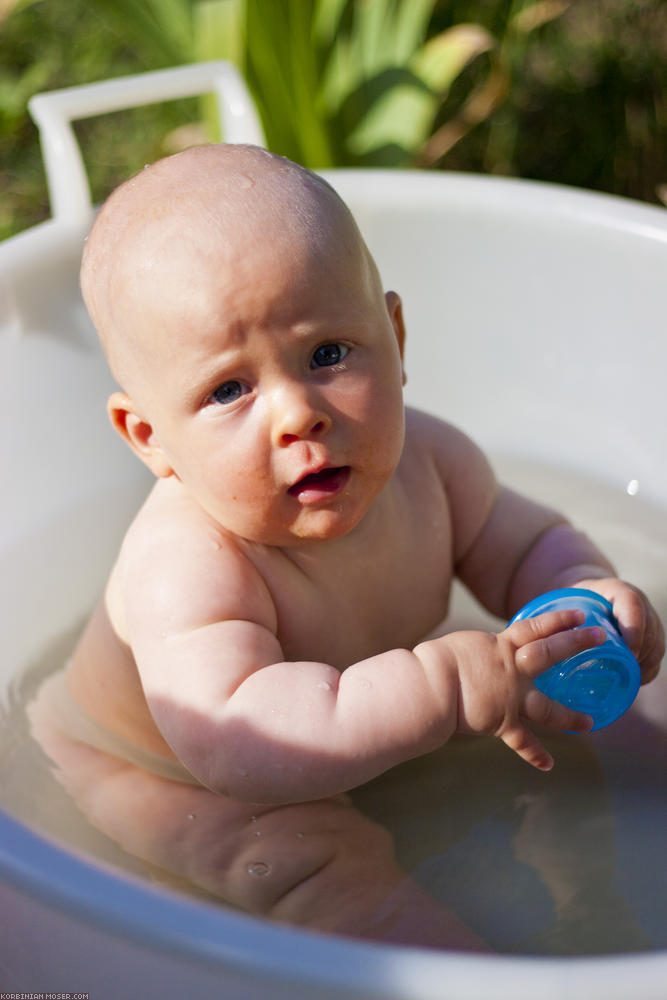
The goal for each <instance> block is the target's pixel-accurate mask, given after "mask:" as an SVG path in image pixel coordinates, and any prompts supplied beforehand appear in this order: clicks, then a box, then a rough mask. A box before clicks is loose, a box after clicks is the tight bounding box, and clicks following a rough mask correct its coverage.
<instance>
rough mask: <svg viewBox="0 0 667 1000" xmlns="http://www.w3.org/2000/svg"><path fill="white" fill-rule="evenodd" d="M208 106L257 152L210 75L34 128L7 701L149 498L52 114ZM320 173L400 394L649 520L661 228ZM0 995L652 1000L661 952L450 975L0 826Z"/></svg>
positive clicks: (510, 191) (13, 435) (81, 209)
mask: <svg viewBox="0 0 667 1000" xmlns="http://www.w3.org/2000/svg"><path fill="white" fill-rule="evenodd" d="M213 89H217V90H218V92H219V93H221V94H222V95H223V102H222V103H223V109H224V111H225V115H226V123H227V129H228V132H227V134H228V136H229V137H230V138H234V139H239V140H240V139H249V140H257V139H261V134H260V133H259V131H258V128H257V124H256V119H255V118H254V115H253V112H252V108H251V106H250V105H249V103H248V101H247V95H245V92H244V90H243V86H242V84H241V83H240V81H239V80H238V79H237V78H236V77H235V75H234V74H233V72H232V71H231V70H230V68H229V67H225V66H223V65H220V64H218V65H209V66H204V67H192V68H186V69H185V70H180V71H177V72H176V73H175V74H172V73H169V74H166V75H165V74H151V75H149V76H146V77H144V78H135V79H134V80H132V81H129V82H128V81H121V82H120V83H119V84H117V85H114V86H112V87H109V86H108V85H103V86H102V87H99V86H95V87H90V88H80V89H78V90H75V91H71V92H68V93H65V94H61V95H58V96H57V97H56V96H54V97H53V98H50V99H49V98H47V100H46V101H44V100H42V101H40V102H38V103H37V106H36V107H35V109H34V111H35V115H36V116H38V117H39V118H40V121H41V124H42V130H43V139H44V142H45V159H46V162H47V168H48V171H49V179H50V183H51V193H52V203H53V207H54V218H53V219H52V220H51V221H49V222H47V223H45V224H43V225H40V226H37V227H35V228H34V229H32V230H30V231H28V232H26V233H24V234H22V235H20V236H18V237H16V238H14V239H11V240H9V241H7V242H5V243H4V244H3V245H2V246H0V380H1V382H0V385H1V392H0V406H2V408H3V414H2V419H1V421H0V467H1V468H2V489H1V490H0V553H1V557H0V560H1V563H0V564H1V565H2V581H1V586H2V596H1V598H0V622H1V624H0V634H1V635H2V647H3V656H2V664H1V669H2V684H3V686H4V688H5V689H6V688H7V687H8V686H9V685H10V683H11V681H12V679H13V678H15V677H16V676H17V674H18V672H20V671H22V670H23V669H24V668H25V666H26V664H29V663H30V662H32V661H33V660H34V659H35V658H37V657H39V656H40V655H41V654H42V652H43V650H44V649H45V648H47V647H48V646H49V643H50V642H52V640H53V637H56V636H59V635H61V634H62V632H63V630H64V629H65V628H67V627H71V625H72V623H74V622H76V621H78V620H80V619H81V617H82V615H84V614H85V611H86V609H87V608H88V607H89V606H90V604H91V601H92V596H91V595H94V594H95V593H96V592H97V591H98V589H99V587H100V585H101V583H102V581H103V578H104V575H105V572H106V570H107V568H108V565H109V561H110V559H111V555H112V553H113V551H114V548H115V546H116V544H117V542H118V539H119V537H120V535H121V533H122V531H123V528H124V526H125V525H126V523H127V521H128V519H129V517H130V516H131V514H132V511H133V509H134V508H135V506H136V504H137V503H138V501H139V499H140V498H141V496H142V495H143V493H144V491H145V489H146V487H147V480H146V479H145V477H144V475H143V473H142V471H141V467H140V466H139V464H138V463H136V461H135V460H134V459H133V458H132V456H131V455H130V453H129V451H127V450H126V449H124V448H123V446H122V444H121V443H120V442H118V443H117V440H116V438H115V437H114V435H113V434H112V432H111V431H110V430H109V429H108V427H107V421H106V416H105V412H104V407H103V400H104V398H105V396H106V393H107V390H108V388H109V386H110V381H109V376H108V375H107V372H106V369H105V365H104V362H103V360H102V358H101V356H100V352H99V350H98V348H97V344H96V340H95V337H94V334H93V332H92V329H91V326H90V324H89V321H88V319H87V317H86V315H85V313H84V309H83V306H82V304H81V302H80V299H79V295H78V289H77V268H78V262H79V257H80V251H81V246H82V239H83V235H84V233H85V231H86V229H87V227H88V225H89V223H90V218H91V208H90V203H89V198H88V194H87V188H86V186H85V176H84V174H83V173H82V171H81V169H80V161H78V160H77V156H78V153H77V150H76V147H75V145H73V143H72V140H71V133H70V131H69V119H70V118H76V117H82V116H84V115H87V114H91V113H93V111H99V112H102V111H107V110H112V109H113V108H117V107H120V106H124V105H130V104H138V103H147V102H148V101H151V100H158V99H163V98H166V97H171V96H176V95H178V94H186V93H192V92H199V91H206V90H213ZM328 176H329V179H330V180H331V181H332V183H333V184H334V185H335V186H336V187H337V188H338V190H339V191H340V192H341V194H342V195H343V197H344V198H345V199H346V200H347V202H348V203H349V204H350V206H351V208H352V209H353V211H354V212H355V214H356V216H357V218H358V221H359V223H360V225H361V228H362V230H363V232H364V234H365V236H366V238H367V241H368V243H369V245H370V247H371V249H372V251H373V252H374V254H375V256H376V258H377V260H378V263H379V266H380V270H381V272H382V274H383V278H384V281H385V285H386V286H387V287H392V288H396V289H397V290H398V291H399V292H400V293H401V294H402V295H403V298H404V303H405V312H406V317H407V323H408V336H409V342H408V358H407V369H408V376H409V381H408V386H407V397H408V399H409V400H410V401H413V402H415V403H416V404H418V405H419V406H421V407H423V408H427V409H431V410H433V411H435V412H437V413H440V414H442V415H443V416H445V417H447V418H448V419H451V420H453V421H455V422H458V423H460V424H461V425H462V426H463V427H465V428H466V429H467V430H468V432H469V433H471V434H472V435H473V436H475V437H476V438H477V440H479V441H480V442H481V443H482V445H483V446H485V447H486V448H487V449H489V450H490V451H491V452H492V453H494V454H497V455H504V456H509V458H512V459H514V458H516V459H520V460H523V459H526V460H528V461H530V462H532V461H535V462H538V463H547V464H548V465H549V466H553V467H554V468H558V469H561V470H563V474H564V475H565V476H567V475H569V474H572V476H573V477H574V478H575V480H576V481H577V482H580V481H581V479H580V477H581V476H582V475H584V476H586V477H592V478H594V479H597V480H600V481H603V482H605V483H607V484H608V486H609V488H610V489H618V490H619V491H621V492H623V491H624V490H625V488H626V485H627V484H628V483H633V484H634V485H633V487H632V489H631V490H630V492H634V491H636V489H637V487H639V490H640V493H641V497H642V498H643V499H645V500H648V501H650V503H651V504H653V505H654V506H656V507H658V508H661V507H662V508H665V507H667V462H666V461H665V459H666V458H667V392H666V391H665V387H666V380H665V372H667V324H666V319H665V318H666V316H667V214H665V212H663V211H661V210H660V209H658V208H651V207H648V206H643V205H639V204H634V203H630V202H627V201H622V200H618V199H612V198H609V197H605V196H597V195H592V194H586V193H582V192H578V191H574V190H566V189H562V188H558V187H554V186H546V185H533V184H529V183H524V182H515V181H506V180H501V179H488V178H481V177H467V176H457V175H448V174H437V175H436V174H428V175H426V174H417V173H401V172H382V173H381V172H355V171H340V172H332V173H331V174H329V175H328ZM91 511H93V513H94V516H92V517H91V516H90V512H91ZM666 514H667V511H666ZM665 568H666V569H667V567H665ZM663 586H664V584H663ZM658 703H659V699H658ZM652 704H653V713H654V718H658V719H659V720H660V719H662V720H663V722H664V724H665V725H667V710H666V711H664V712H662V709H660V708H659V709H658V710H656V708H655V705H656V698H655V697H654V698H653V700H652ZM662 704H663V706H664V705H665V704H666V702H665V701H663V702H662ZM0 804H2V803H0ZM637 821H638V823H640V822H641V821H642V817H641V816H639V817H638V820H637ZM0 989H2V990H5V991H14V992H17V991H24V992H37V991H50V992H56V991H71V992H76V991H81V992H87V993H89V994H90V997H91V998H94V1000H113V998H116V997H133V996H136V997H139V996H141V997H143V998H145V1000H153V998H154V1000H158V998H159V1000H176V998H181V997H185V996H187V997H189V998H190V1000H198V998H204V997H206V998H210V997H220V998H223V997H224V998H225V1000H231V998H239V1000H240V998H243V1000H279V998H285V1000H299V998H311V997H321V998H340V1000H342V998H354V997H368V998H370V997H377V998H396V1000H399V998H400V1000H408V998H409V1000H425V998H440V1000H472V998H478V1000H482V998H483V1000H487V998H512V1000H522V998H531V1000H555V998H561V997H568V998H569V1000H584V998H585V1000H596V998H599V1000H602V998H604V1000H627V998H628V997H629V996H634V997H637V998H638V1000H639V998H643V1000H664V997H665V996H666V995H667V953H666V952H648V953H642V954H636V955H632V954H621V955H618V956H614V957H602V958H600V957H591V958H588V957H584V958H576V959H562V958H561V959H556V958H541V957H537V958H533V957H531V958H528V957H526V958H521V957H503V956H497V957H496V956H489V957H470V956H465V955H457V954H446V953H436V952H429V951H426V950H421V949H414V948H402V947H388V946H382V945H373V944H365V943H358V942H355V941H348V940H344V939H340V938H333V937H327V936H326V935H319V934H311V933H309V932H306V931H299V930H294V929H291V928H285V927H278V926H275V925H271V924H269V923H265V922H263V921H261V920H257V919H254V918H251V917H247V916H244V915H242V914H239V913H233V912H231V911H227V910H225V909H224V908H219V907H213V906H210V905H208V904H206V903H203V902H197V901H194V900H189V899H186V898H184V897H182V896H180V895H177V894H176V893H173V892H169V891H167V890H162V889H157V888H152V887H150V886H149V885H148V884H147V883H144V882H142V881H141V880H138V879H135V878H133V877H132V876H129V875H127V876H126V875H123V874H121V873H119V872H117V871H115V870H114V869H112V868H111V867H108V866H105V865H100V864H97V863H94V862H92V861H89V860H86V859H85V858H82V857H80V856H78V855H76V854H73V853H70V852H69V851H67V850H65V849H64V848H61V847H60V846H58V844H57V843H55V842H53V841H51V840H50V839H47V838H45V837H42V836H41V835H39V834H37V833H35V832H33V831H32V830H31V829H29V828H28V827H27V826H25V825H23V823H22V822H20V821H18V820H17V819H15V818H14V817H13V816H12V815H10V814H9V813H6V812H2V813H0Z"/></svg>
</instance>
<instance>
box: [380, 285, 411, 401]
mask: <svg viewBox="0 0 667 1000" xmlns="http://www.w3.org/2000/svg"><path fill="white" fill-rule="evenodd" d="M384 299H385V302H386V303H387V312H388V313H389V319H390V320H391V325H392V326H393V328H394V333H395V334H396V340H397V342H398V349H399V351H400V352H401V361H402V362H403V361H404V359H405V353H404V352H405V323H404V322H403V303H402V302H401V296H400V295H399V294H398V293H397V292H386V294H385V297H384ZM406 382H407V376H406V374H405V367H404V368H403V385H405V383H406Z"/></svg>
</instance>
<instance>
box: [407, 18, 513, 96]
mask: <svg viewBox="0 0 667 1000" xmlns="http://www.w3.org/2000/svg"><path fill="white" fill-rule="evenodd" d="M495 46H496V40H495V39H494V37H493V35H491V34H490V33H489V32H488V31H487V30H486V28H483V27H482V26H481V25H479V24H456V25H454V27H452V28H448V29H447V30H446V31H443V32H441V33H440V34H439V35H436V36H435V38H432V39H430V41H428V42H426V44H425V45H424V46H423V47H422V48H421V49H420V50H419V52H417V54H416V55H415V57H414V59H413V60H412V61H411V62H410V66H411V68H412V70H413V71H414V73H415V74H416V75H417V76H419V77H420V78H421V79H422V80H423V81H424V83H425V84H426V86H427V87H429V88H430V89H431V90H432V91H433V93H435V94H438V95H440V96H444V95H445V94H446V93H447V91H448V90H449V88H450V87H451V85H452V83H453V82H454V80H455V79H456V78H457V77H458V76H459V75H460V73H461V72H462V71H463V70H464V69H465V67H466V66H468V65H469V63H471V62H472V61H473V59H476V58H477V56H480V55H482V54H483V53H484V52H490V51H491V50H492V49H493V48H495Z"/></svg>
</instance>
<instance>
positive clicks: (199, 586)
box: [114, 480, 275, 631]
mask: <svg viewBox="0 0 667 1000" xmlns="http://www.w3.org/2000/svg"><path fill="white" fill-rule="evenodd" d="M114 576H115V578H116V580H117V581H118V582H119V583H120V586H121V587H122V591H123V598H124V604H125V605H126V607H127V606H129V605H130V604H131V605H132V606H133V607H134V608H136V609H137V611H139V609H141V613H142V614H144V615H149V616H152V617H155V616H157V617H159V618H161V619H163V620H165V621H168V622H169V627H170V630H171V629H175V630H176V631H184V630H187V629H193V628H198V627H200V626H201V625H202V624H209V623H211V622H215V621H222V620H229V619H240V618H243V619H248V618H249V616H251V615H254V616H255V618H254V619H253V620H255V619H256V620H261V621H262V623H263V624H266V625H267V627H271V626H272V624H273V622H274V618H275V611H274V609H273V602H272V600H271V597H270V594H269V591H268V588H267V587H266V585H265V584H264V582H263V580H262V577H261V574H260V573H259V571H258V569H257V567H256V565H255V563H254V562H253V560H251V559H250V558H249V557H248V554H247V553H246V552H245V550H244V544H243V542H242V540H240V539H237V538H235V537H234V536H233V535H231V534H230V533H229V532H226V531H225V530H224V529H222V528H221V527H220V526H219V525H217V524H216V523H215V521H214V520H213V519H212V518H211V517H209V516H208V515H207V514H206V512H205V511H204V510H202V508H201V507H200V506H199V505H198V504H196V503H194V502H193V501H192V500H191V499H190V498H189V497H188V496H187V494H185V493H184V491H179V489H178V487H177V486H176V485H175V484H174V487H172V484H170V483H168V482H167V483H165V481H163V480H161V481H160V482H159V483H157V484H156V486H155V487H154V488H153V490H152V492H151V494H150V495H149V497H148V499H147V500H146V502H145V504H144V505H143V507H142V508H141V510H140V511H139V513H138V514H137V516H136V518H135V519H134V521H133V523H132V525H131V526H130V529H129V530H128V532H127V534H126V536H125V539H124V542H123V544H122V547H121V550H120V555H119V559H118V563H117V566H116V569H115V571H114ZM176 624H177V627H176Z"/></svg>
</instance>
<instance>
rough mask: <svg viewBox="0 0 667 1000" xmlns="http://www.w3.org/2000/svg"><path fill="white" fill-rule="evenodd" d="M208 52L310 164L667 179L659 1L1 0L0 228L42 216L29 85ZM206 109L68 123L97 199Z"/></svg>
mask: <svg viewBox="0 0 667 1000" xmlns="http://www.w3.org/2000/svg"><path fill="white" fill-rule="evenodd" d="M210 58H228V59H231V60H232V61H234V62H236V64H237V65H239V66H240V67H241V68H242V70H243V72H244V75H245V76H246V79H247V80H248V82H249V85H250V86H251V88H252V90H253V93H254V96H255V99H256V101H257V104H258V108H259V111H260V114H261V115H262V118H263V121H264V127H265V131H266V135H267V140H268V143H269V146H270V148H272V149H275V150H276V151H277V152H281V153H285V154H286V155H289V156H292V157H294V158H295V159H299V160H301V162H304V163H306V164H307V165H309V166H312V167H324V166H329V165H347V164H351V165H358V164H383V165H394V166H423V167H430V168H445V169H457V170H473V171H484V172H490V173H499V174H509V175H515V176H521V177H530V178H537V179H542V180H550V181H557V182H562V183H568V184H575V185H578V186H581V187H587V188H594V189H598V190H603V191H610V192H614V193H618V194H623V195H628V196H630V197H635V198H640V199H644V200H647V201H654V202H657V201H659V200H660V196H661V192H664V185H665V184H666V183H667V141H666V136H667V86H666V84H667V78H666V72H667V69H666V68H667V4H666V3H665V2H664V0H245V2H244V0H88V2H87V3H79V2H75V0H0V190H2V198H1V199H0V238H3V237H5V236H8V235H11V234H12V233H14V232H17V231H18V230H20V229H22V228H25V227H26V226H27V225H30V224H33V223H34V222H36V221H39V220H40V219H43V218H45V217H47V216H48V215H49V208H48V201H47V195H46V185H45V179H44V173H43V168H42V163H41V153H40V150H39V145H38V139H37V132H36V129H35V127H34V126H33V125H32V123H31V121H30V119H29V117H28V115H27V109H26V106H27V101H28V99H29V97H30V96H31V95H32V94H34V93H36V92H39V91H43V90H50V89H54V88H58V87H64V86H71V85H75V84H79V83H87V82H91V81H94V80H100V79H105V78H109V77H114V76H120V75H125V74H128V73H136V72H142V71H146V70H150V69H158V68H162V67H166V66H171V65H176V64H179V63H186V62H191V61H193V60H196V59H210ZM202 115H203V117H204V118H205V119H206V118H208V119H210V109H207V106H206V105H204V108H203V112H202V105H201V103H200V102H197V101H194V100H190V101H181V102H174V103H173V104H169V105H161V106H158V107H149V108H141V109H136V110H133V111H127V112H119V113H118V114H115V115H107V116H104V117H101V118H99V119H90V120H87V121H84V122H80V123H78V124H77V126H76V127H77V135H78V136H79V139H80V141H81V144H82V147H83V150H84V157H85V160H86V164H87V166H88V169H89V173H90V175H91V184H92V189H93V196H94V197H95V199H96V200H99V199H101V198H102V197H103V196H104V195H105V194H106V193H107V192H108V191H109V190H110V188H111V187H113V185H114V184H116V183H117V182H118V181H119V180H120V179H122V178H123V177H125V176H127V175H128V173H130V172H132V171H134V170H137V169H139V168H140V167H141V166H142V164H143V163H145V162H149V161H151V160H153V159H155V158H156V157H158V156H160V155H163V154H164V153H165V152H168V151H171V150H173V149H176V148H179V146H183V145H187V144H189V143H191V142H194V141H201V140H202V139H205V138H206V132H204V131H202V126H201V124H200V119H201V118H202ZM208 134H209V135H210V134H211V133H210V128H209V132H208ZM663 197H664V194H663Z"/></svg>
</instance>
